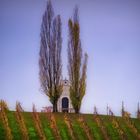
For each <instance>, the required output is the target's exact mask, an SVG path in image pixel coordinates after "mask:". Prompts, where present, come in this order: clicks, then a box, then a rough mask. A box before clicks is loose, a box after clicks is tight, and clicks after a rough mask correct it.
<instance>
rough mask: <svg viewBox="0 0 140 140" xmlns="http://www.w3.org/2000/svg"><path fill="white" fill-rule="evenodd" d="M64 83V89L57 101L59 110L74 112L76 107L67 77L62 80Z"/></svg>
mask: <svg viewBox="0 0 140 140" xmlns="http://www.w3.org/2000/svg"><path fill="white" fill-rule="evenodd" d="M62 85H63V91H62V94H61V96H60V98H59V99H58V102H57V107H58V108H57V109H58V112H68V113H74V109H73V106H72V104H71V99H70V92H69V88H70V82H69V81H68V80H66V79H65V80H62Z"/></svg>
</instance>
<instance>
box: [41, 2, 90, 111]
mask: <svg viewBox="0 0 140 140" xmlns="http://www.w3.org/2000/svg"><path fill="white" fill-rule="evenodd" d="M68 27H69V35H68V49H67V52H68V73H69V81H70V83H71V84H70V98H71V101H72V105H73V107H74V109H75V112H76V113H79V110H80V106H81V101H82V98H83V96H84V94H85V91H86V70H87V58H88V55H87V54H86V53H85V54H84V57H83V51H82V45H81V41H80V25H79V17H78V8H77V7H76V8H75V9H74V15H73V18H70V19H69V21H68ZM40 36H41V41H40V58H39V68H40V72H39V76H40V83H41V88H42V90H43V92H44V93H45V94H46V95H47V96H48V97H49V99H50V102H51V103H52V105H53V112H57V101H58V99H59V97H60V95H61V93H62V84H61V80H62V61H61V50H62V23H61V17H60V15H57V16H55V15H54V10H53V7H52V4H51V1H50V0H49V1H47V6H46V9H45V12H44V15H43V18H42V25H41V34H40Z"/></svg>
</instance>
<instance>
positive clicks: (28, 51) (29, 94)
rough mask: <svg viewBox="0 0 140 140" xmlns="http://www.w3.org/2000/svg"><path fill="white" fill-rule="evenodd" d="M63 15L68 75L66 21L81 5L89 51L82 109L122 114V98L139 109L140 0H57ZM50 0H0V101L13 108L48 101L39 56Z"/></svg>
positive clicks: (84, 39) (57, 11)
mask: <svg viewBox="0 0 140 140" xmlns="http://www.w3.org/2000/svg"><path fill="white" fill-rule="evenodd" d="M52 4H53V7H54V11H55V14H61V18H62V28H63V30H62V32H63V51H62V61H63V77H64V78H65V77H66V78H68V75H67V52H66V50H67V39H68V38H67V37H68V32H67V31H68V27H67V22H68V19H69V17H71V16H72V14H73V8H74V6H75V5H76V4H77V5H78V6H79V16H80V25H81V41H82V46H83V49H84V50H85V51H86V52H87V53H88V55H89V60H88V72H87V92H86V95H85V97H84V99H83V103H82V107H81V112H85V113H86V112H93V106H94V105H96V106H97V108H98V110H99V113H106V105H107V103H108V105H109V106H111V108H112V110H113V112H114V113H115V114H116V115H119V114H120V110H121V101H122V100H123V101H124V103H125V106H126V109H127V110H128V111H129V112H131V113H132V114H133V116H134V115H135V113H136V110H137V103H138V101H139V102H140V1H139V0H106V1H104V0H71V1H68V0H53V1H52ZM45 6H46V0H20V1H19V0H12V1H11V0H0V99H4V100H6V101H7V102H8V104H9V107H10V108H11V109H14V108H15V103H16V101H17V100H18V101H20V102H21V103H22V106H23V108H24V109H25V110H27V111H28V110H31V108H32V103H35V104H36V106H37V108H38V110H39V109H41V108H42V107H43V106H46V105H50V103H49V101H48V98H47V97H46V96H45V95H43V94H42V93H41V92H40V86H39V78H38V77H39V76H38V71H39V69H38V58H39V55H38V54H39V42H40V36H39V35H40V25H41V19H42V15H43V12H44V10H45Z"/></svg>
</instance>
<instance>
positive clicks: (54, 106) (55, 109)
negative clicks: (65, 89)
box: [53, 101, 58, 112]
mask: <svg viewBox="0 0 140 140" xmlns="http://www.w3.org/2000/svg"><path fill="white" fill-rule="evenodd" d="M53 112H58V110H57V101H54V104H53Z"/></svg>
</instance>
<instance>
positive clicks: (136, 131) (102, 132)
mask: <svg viewBox="0 0 140 140" xmlns="http://www.w3.org/2000/svg"><path fill="white" fill-rule="evenodd" d="M0 105H1V107H0V109H1V110H0V140H19V139H22V140H140V119H136V118H130V117H127V116H124V117H115V116H114V115H113V113H111V115H99V114H98V113H97V111H96V112H95V113H94V114H66V113H65V114H64V113H42V112H41V113H38V112H37V111H36V108H35V105H33V112H24V110H23V109H22V107H21V105H20V103H18V102H17V104H16V111H9V110H8V107H7V105H6V103H5V102H4V101H1V102H0Z"/></svg>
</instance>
